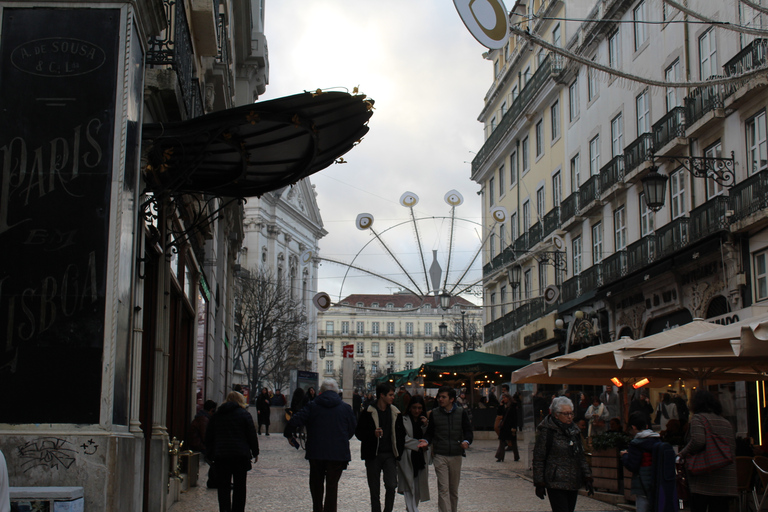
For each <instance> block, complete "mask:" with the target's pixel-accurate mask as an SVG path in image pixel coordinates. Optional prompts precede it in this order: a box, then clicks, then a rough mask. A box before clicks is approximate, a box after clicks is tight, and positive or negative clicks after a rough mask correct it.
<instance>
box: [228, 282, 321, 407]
mask: <svg viewBox="0 0 768 512" xmlns="http://www.w3.org/2000/svg"><path fill="white" fill-rule="evenodd" d="M235 294H236V296H235V342H234V346H233V351H234V361H235V364H236V365H238V366H240V367H241V368H243V369H244V370H248V381H249V383H250V387H251V390H252V391H251V392H252V393H254V394H257V393H258V388H259V386H262V387H264V384H266V383H269V384H270V385H271V386H270V387H274V388H276V389H277V388H287V387H288V386H287V384H288V376H289V373H290V370H291V369H292V368H299V367H302V366H303V364H304V361H303V358H304V346H303V343H304V342H303V338H304V332H305V331H306V324H307V319H306V316H305V315H304V311H303V308H302V305H301V303H300V302H299V301H297V300H295V299H293V298H292V296H291V290H290V287H289V286H288V285H287V284H286V283H282V282H279V281H278V280H277V279H276V278H275V277H274V275H273V274H272V273H271V272H269V271H267V270H265V269H259V270H252V271H250V272H242V273H241V274H240V275H239V276H238V277H237V288H236V291H235Z"/></svg>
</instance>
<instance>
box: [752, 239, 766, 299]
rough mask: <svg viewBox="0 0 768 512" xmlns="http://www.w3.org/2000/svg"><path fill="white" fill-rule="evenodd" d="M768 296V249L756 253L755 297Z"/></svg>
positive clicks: (763, 297)
mask: <svg viewBox="0 0 768 512" xmlns="http://www.w3.org/2000/svg"><path fill="white" fill-rule="evenodd" d="M767 298H768V251H762V252H759V253H757V254H755V299H756V300H765V299H767Z"/></svg>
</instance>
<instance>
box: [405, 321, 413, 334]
mask: <svg viewBox="0 0 768 512" xmlns="http://www.w3.org/2000/svg"><path fill="white" fill-rule="evenodd" d="M405 335H406V336H413V322H405Z"/></svg>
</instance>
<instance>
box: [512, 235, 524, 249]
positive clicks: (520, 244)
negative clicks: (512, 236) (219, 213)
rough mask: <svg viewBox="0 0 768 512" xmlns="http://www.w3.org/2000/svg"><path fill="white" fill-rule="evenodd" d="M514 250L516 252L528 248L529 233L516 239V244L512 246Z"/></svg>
mask: <svg viewBox="0 0 768 512" xmlns="http://www.w3.org/2000/svg"><path fill="white" fill-rule="evenodd" d="M512 248H513V250H514V251H515V252H525V251H527V250H528V233H527V232H526V233H523V234H522V235H520V236H519V237H517V240H515V243H514V245H513V246H512Z"/></svg>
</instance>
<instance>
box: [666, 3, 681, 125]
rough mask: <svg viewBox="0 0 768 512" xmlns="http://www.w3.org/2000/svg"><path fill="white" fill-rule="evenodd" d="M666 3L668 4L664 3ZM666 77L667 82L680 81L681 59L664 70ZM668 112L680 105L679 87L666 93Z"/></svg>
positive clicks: (671, 88)
mask: <svg viewBox="0 0 768 512" xmlns="http://www.w3.org/2000/svg"><path fill="white" fill-rule="evenodd" d="M664 5H666V4H664ZM664 79H665V80H666V81H667V82H679V81H680V60H679V59H678V60H676V61H675V62H673V63H672V65H671V66H669V67H668V68H667V69H666V70H665V71H664ZM665 99H666V104H667V112H669V111H670V110H672V109H673V108H675V107H679V106H680V99H679V98H678V97H677V89H675V88H673V87H670V88H669V89H667V94H666V98H665Z"/></svg>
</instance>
